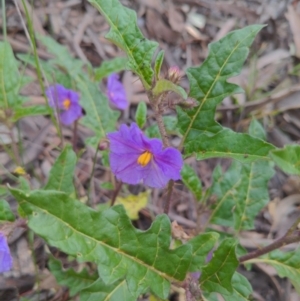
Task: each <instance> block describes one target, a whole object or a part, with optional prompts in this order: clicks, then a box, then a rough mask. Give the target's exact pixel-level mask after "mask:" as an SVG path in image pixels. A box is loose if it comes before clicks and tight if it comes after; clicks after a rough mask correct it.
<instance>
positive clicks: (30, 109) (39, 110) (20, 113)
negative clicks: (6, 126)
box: [12, 105, 51, 122]
mask: <svg viewBox="0 0 300 301" xmlns="http://www.w3.org/2000/svg"><path fill="white" fill-rule="evenodd" d="M50 110H51V109H50V108H49V107H47V106H44V105H36V106H27V107H25V106H20V107H17V108H16V109H15V111H14V115H13V119H12V121H13V122H16V121H18V120H19V119H21V118H24V117H28V116H37V115H48V114H51V111H50Z"/></svg>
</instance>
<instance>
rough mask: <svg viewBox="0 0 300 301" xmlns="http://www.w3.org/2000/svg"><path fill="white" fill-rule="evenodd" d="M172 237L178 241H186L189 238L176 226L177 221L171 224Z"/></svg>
mask: <svg viewBox="0 0 300 301" xmlns="http://www.w3.org/2000/svg"><path fill="white" fill-rule="evenodd" d="M171 227H172V237H173V238H175V239H180V240H188V239H190V236H189V235H188V234H186V233H185V232H184V229H183V228H182V227H181V226H180V225H178V223H177V221H173V222H172V226H171Z"/></svg>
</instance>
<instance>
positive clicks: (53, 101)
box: [46, 84, 68, 109]
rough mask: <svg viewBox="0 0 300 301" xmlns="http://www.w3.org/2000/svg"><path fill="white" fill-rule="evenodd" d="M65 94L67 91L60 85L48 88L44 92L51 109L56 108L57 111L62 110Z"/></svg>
mask: <svg viewBox="0 0 300 301" xmlns="http://www.w3.org/2000/svg"><path fill="white" fill-rule="evenodd" d="M67 93H68V90H67V89H66V88H65V87H64V86H62V85H60V84H55V85H53V86H50V87H49V88H48V89H47V90H46V96H47V98H48V101H49V105H50V106H51V107H53V108H55V107H57V108H59V109H63V101H64V100H65V99H66V98H67V96H68V95H67Z"/></svg>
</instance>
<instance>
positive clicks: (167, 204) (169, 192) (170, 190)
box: [164, 180, 174, 214]
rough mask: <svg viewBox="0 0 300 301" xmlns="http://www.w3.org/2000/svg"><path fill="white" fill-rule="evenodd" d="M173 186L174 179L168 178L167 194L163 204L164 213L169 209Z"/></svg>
mask: <svg viewBox="0 0 300 301" xmlns="http://www.w3.org/2000/svg"><path fill="white" fill-rule="evenodd" d="M173 187H174V181H173V180H170V181H169V184H168V194H167V201H166V203H165V206H164V213H165V214H168V213H169V210H170V204H171V198H172V192H173Z"/></svg>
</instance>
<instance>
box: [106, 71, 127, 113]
mask: <svg viewBox="0 0 300 301" xmlns="http://www.w3.org/2000/svg"><path fill="white" fill-rule="evenodd" d="M107 96H108V98H109V100H110V101H111V102H112V104H113V105H114V106H115V107H116V108H118V109H120V110H125V109H126V108H127V107H128V100H127V97H126V92H125V89H124V86H123V84H122V83H121V82H120V81H119V75H118V74H116V73H113V74H111V75H110V76H109V77H108V78H107Z"/></svg>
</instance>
